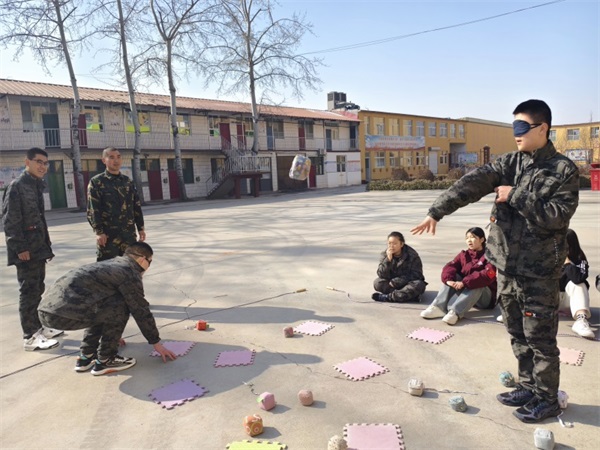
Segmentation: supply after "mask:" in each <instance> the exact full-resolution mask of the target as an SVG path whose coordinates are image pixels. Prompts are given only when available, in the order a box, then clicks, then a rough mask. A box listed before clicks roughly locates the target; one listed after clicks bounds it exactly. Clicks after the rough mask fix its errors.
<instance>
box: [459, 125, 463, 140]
mask: <svg viewBox="0 0 600 450" xmlns="http://www.w3.org/2000/svg"><path fill="white" fill-rule="evenodd" d="M458 137H460V138H462V139H464V138H465V126H464V125H463V124H459V125H458Z"/></svg>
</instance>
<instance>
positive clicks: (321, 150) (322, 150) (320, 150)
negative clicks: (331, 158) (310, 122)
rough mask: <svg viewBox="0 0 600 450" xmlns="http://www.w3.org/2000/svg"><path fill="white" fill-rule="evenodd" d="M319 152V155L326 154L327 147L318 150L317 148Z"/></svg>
mask: <svg viewBox="0 0 600 450" xmlns="http://www.w3.org/2000/svg"><path fill="white" fill-rule="evenodd" d="M317 154H318V155H319V156H325V149H324V148H320V149H318V150H317Z"/></svg>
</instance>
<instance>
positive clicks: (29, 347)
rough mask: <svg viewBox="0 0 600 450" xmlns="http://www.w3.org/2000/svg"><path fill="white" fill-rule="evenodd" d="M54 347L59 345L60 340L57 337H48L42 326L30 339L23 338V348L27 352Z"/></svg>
mask: <svg viewBox="0 0 600 450" xmlns="http://www.w3.org/2000/svg"><path fill="white" fill-rule="evenodd" d="M54 347H58V341H57V340H56V339H46V337H45V336H44V334H43V330H42V328H40V329H39V330H37V331H36V332H35V333H34V334H33V336H31V337H30V338H29V339H23V348H24V349H25V351H26V352H32V351H34V350H49V349H51V348H54Z"/></svg>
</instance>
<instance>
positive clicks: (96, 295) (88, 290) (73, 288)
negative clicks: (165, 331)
mask: <svg viewBox="0 0 600 450" xmlns="http://www.w3.org/2000/svg"><path fill="white" fill-rule="evenodd" d="M152 254H153V252H152V248H151V247H150V246H149V245H148V244H146V243H144V242H135V243H133V244H131V245H130V246H129V247H127V249H126V250H125V254H124V256H118V257H116V258H113V259H109V260H106V261H100V262H95V263H92V264H87V265H85V266H82V267H80V268H78V269H74V270H71V271H69V272H67V273H66V274H65V275H63V276H62V277H60V278H59V279H58V280H56V282H55V283H54V285H52V287H51V288H50V289H48V290H47V291H46V293H45V294H44V296H43V298H42V301H41V303H40V306H39V307H38V313H39V317H40V321H41V322H42V324H43V325H44V326H48V327H53V328H57V327H58V328H61V329H64V330H81V329H85V331H84V333H83V341H82V343H81V347H80V350H81V354H80V355H79V357H78V358H77V363H76V365H75V371H76V372H86V371H88V370H89V369H92V375H104V374H107V373H112V372H119V371H121V370H125V369H129V368H130V367H133V366H134V365H135V363H136V360H135V359H134V358H126V357H123V356H120V355H118V354H117V353H118V352H117V350H118V347H119V343H120V341H121V336H122V334H123V330H124V329H125V326H126V325H127V321H128V320H129V314H131V315H132V316H133V318H134V319H135V321H136V323H137V325H138V327H139V328H140V331H141V332H142V334H143V335H144V337H145V338H146V340H147V341H148V343H149V344H150V345H152V346H153V347H154V350H156V351H157V352H158V353H159V354H160V356H162V359H163V361H164V362H167V358H170V359H171V360H174V359H175V358H176V356H175V354H174V353H173V352H171V351H170V350H168V349H167V348H165V347H164V346H163V345H162V344H161V343H160V336H159V334H158V329H157V327H156V321H155V320H154V316H153V315H152V313H151V312H150V305H149V304H148V302H147V301H146V299H145V297H144V286H143V284H142V276H143V274H144V272H145V271H146V270H148V268H149V267H150V263H151V262H152ZM59 324H60V325H59Z"/></svg>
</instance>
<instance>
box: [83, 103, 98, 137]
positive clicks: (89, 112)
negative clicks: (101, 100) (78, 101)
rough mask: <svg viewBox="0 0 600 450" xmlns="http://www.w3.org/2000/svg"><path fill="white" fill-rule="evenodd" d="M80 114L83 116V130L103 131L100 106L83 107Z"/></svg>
mask: <svg viewBox="0 0 600 450" xmlns="http://www.w3.org/2000/svg"><path fill="white" fill-rule="evenodd" d="M81 114H84V115H85V129H86V130H87V131H104V121H103V120H102V108H101V107H100V106H90V105H83V107H82V108H81Z"/></svg>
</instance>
